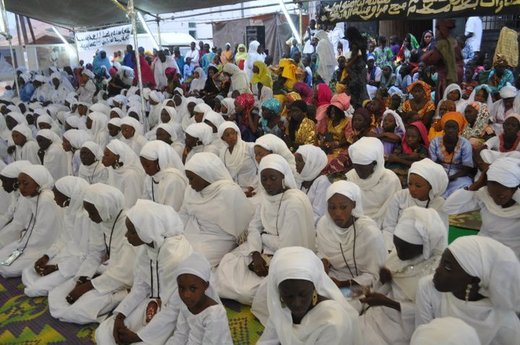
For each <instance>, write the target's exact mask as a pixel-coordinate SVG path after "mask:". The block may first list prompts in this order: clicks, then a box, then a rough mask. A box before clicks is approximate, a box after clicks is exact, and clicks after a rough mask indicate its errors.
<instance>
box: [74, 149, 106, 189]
mask: <svg viewBox="0 0 520 345" xmlns="http://www.w3.org/2000/svg"><path fill="white" fill-rule="evenodd" d="M79 158H80V160H81V165H80V166H79V171H78V177H81V178H82V179H84V180H85V181H87V182H88V183H89V184H94V183H106V182H107V179H108V168H107V167H105V166H104V165H103V163H101V160H102V159H103V149H102V148H101V147H100V146H99V145H98V144H96V143H95V142H93V141H86V142H84V143H83V145H81V149H80V151H79Z"/></svg>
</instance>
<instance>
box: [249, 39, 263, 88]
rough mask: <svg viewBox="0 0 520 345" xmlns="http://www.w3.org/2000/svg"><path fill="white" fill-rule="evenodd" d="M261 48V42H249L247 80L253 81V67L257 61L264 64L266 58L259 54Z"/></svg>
mask: <svg viewBox="0 0 520 345" xmlns="http://www.w3.org/2000/svg"><path fill="white" fill-rule="evenodd" d="M259 47H260V42H258V41H256V40H254V41H251V42H249V49H248V50H247V59H246V62H245V64H244V72H245V73H246V75H247V80H249V81H251V78H252V77H253V65H254V63H255V61H262V62H264V58H265V56H262V55H261V54H260V53H258V48H259Z"/></svg>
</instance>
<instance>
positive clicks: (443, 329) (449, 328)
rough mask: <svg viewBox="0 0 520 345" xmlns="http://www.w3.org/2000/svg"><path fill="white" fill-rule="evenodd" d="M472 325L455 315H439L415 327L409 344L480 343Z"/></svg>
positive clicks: (459, 344) (472, 344) (464, 344)
mask: <svg viewBox="0 0 520 345" xmlns="http://www.w3.org/2000/svg"><path fill="white" fill-rule="evenodd" d="M480 344H481V343H480V339H479V337H478V334H477V332H476V331H475V329H474V328H473V327H471V326H470V325H468V324H467V323H465V322H464V321H462V320H461V319H458V318H455V317H441V318H437V319H433V320H432V321H431V322H430V323H428V324H425V325H420V326H419V327H417V329H416V330H415V332H414V333H413V335H412V340H411V342H410V345H480Z"/></svg>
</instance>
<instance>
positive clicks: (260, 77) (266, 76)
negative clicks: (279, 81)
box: [251, 61, 273, 88]
mask: <svg viewBox="0 0 520 345" xmlns="http://www.w3.org/2000/svg"><path fill="white" fill-rule="evenodd" d="M253 66H255V67H256V68H258V73H253V77H252V78H251V84H253V85H254V84H258V83H262V85H264V86H267V87H269V88H273V79H272V78H271V72H269V68H267V65H266V64H265V63H264V62H262V61H255V62H254V63H253Z"/></svg>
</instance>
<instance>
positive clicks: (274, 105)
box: [262, 98, 282, 114]
mask: <svg viewBox="0 0 520 345" xmlns="http://www.w3.org/2000/svg"><path fill="white" fill-rule="evenodd" d="M262 107H263V108H267V109H269V110H271V111H274V112H275V113H276V114H280V112H281V111H282V103H280V101H279V100H277V99H275V98H271V99H268V100H266V101H264V103H262Z"/></svg>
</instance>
